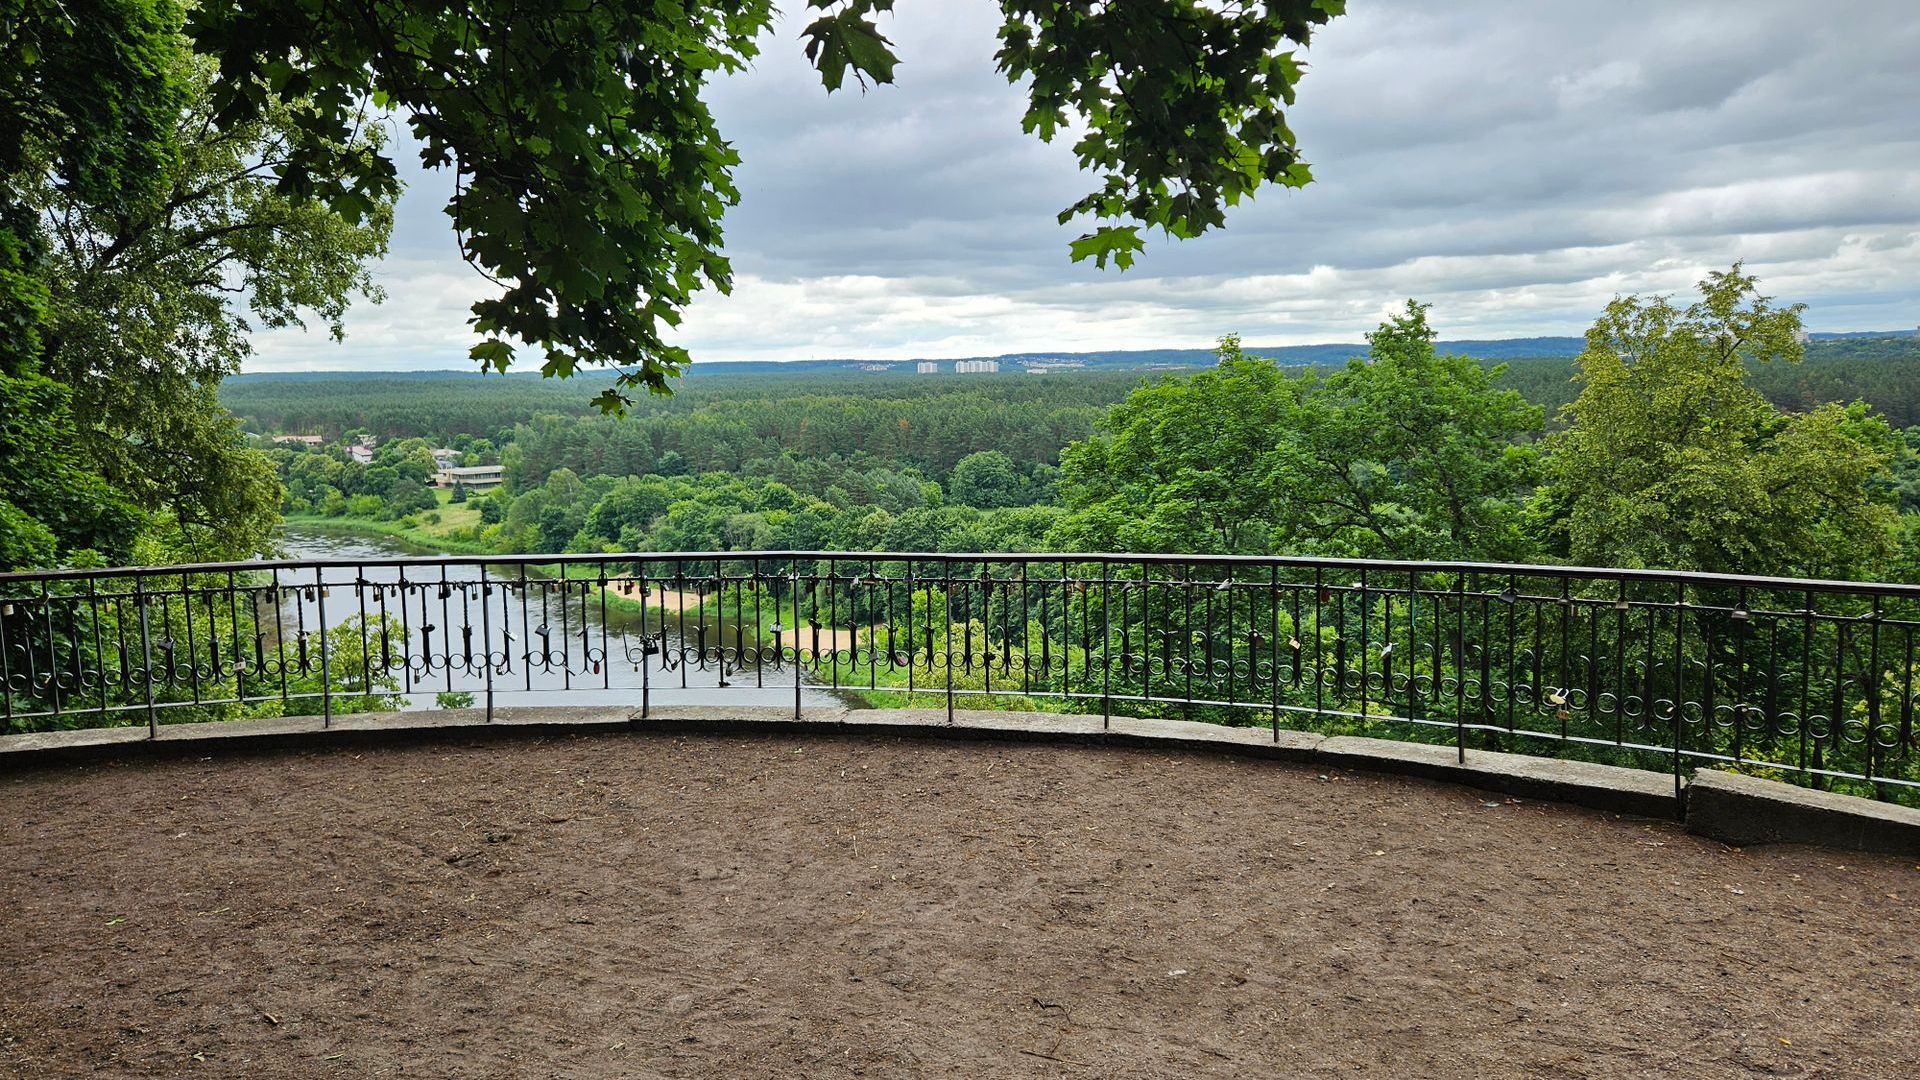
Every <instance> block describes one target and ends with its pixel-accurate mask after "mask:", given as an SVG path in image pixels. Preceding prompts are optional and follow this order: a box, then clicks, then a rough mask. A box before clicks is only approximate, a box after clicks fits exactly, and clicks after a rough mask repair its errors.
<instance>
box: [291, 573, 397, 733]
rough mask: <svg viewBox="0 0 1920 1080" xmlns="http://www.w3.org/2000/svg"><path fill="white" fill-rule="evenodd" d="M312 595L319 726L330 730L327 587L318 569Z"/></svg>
mask: <svg viewBox="0 0 1920 1080" xmlns="http://www.w3.org/2000/svg"><path fill="white" fill-rule="evenodd" d="M313 595H314V600H315V602H316V603H317V604H318V605H319V618H320V726H321V727H323V728H330V727H332V726H333V664H332V660H333V657H332V652H331V650H330V649H329V648H328V645H327V587H326V584H325V578H324V575H323V574H322V573H321V570H320V568H319V567H315V568H314V571H313ZM402 610H403V611H404V610H405V608H404V606H403V607H402Z"/></svg>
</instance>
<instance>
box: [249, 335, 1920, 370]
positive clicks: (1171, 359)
mask: <svg viewBox="0 0 1920 1080" xmlns="http://www.w3.org/2000/svg"><path fill="white" fill-rule="evenodd" d="M1809 336H1810V337H1811V338H1812V339H1813V340H1814V341H1822V342H1824V341H1846V342H1859V341H1866V340H1869V339H1885V338H1904V339H1908V340H1914V332H1913V331H1911V330H1856V331H1847V332H1841V333H1829V332H1825V331H1822V332H1817V333H1814V334H1811V335H1809ZM1436 344H1437V345H1438V347H1439V349H1440V351H1442V352H1448V353H1459V354H1463V355H1466V356H1471V357H1473V358H1474V359H1476V360H1493V361H1506V360H1527V359H1535V358H1541V359H1555V358H1566V357H1570V356H1577V355H1579V353H1580V350H1581V349H1582V348H1584V347H1585V345H1586V340H1585V339H1584V338H1578V337H1523V338H1469V339H1461V340H1456V341H1441V342H1437V343H1436ZM1246 350H1247V352H1249V353H1251V354H1253V355H1255V356H1264V357H1268V358H1270V359H1273V360H1276V361H1279V362H1280V363H1282V364H1287V365H1296V366H1306V365H1325V364H1338V363H1341V362H1343V361H1345V360H1346V359H1347V358H1349V357H1353V356H1360V355H1363V354H1365V353H1366V351H1367V346H1366V344H1365V343H1364V342H1357V341H1356V342H1352V343H1345V342H1329V343H1326V344H1321V345H1248V346H1246ZM956 359H968V360H997V361H999V363H1000V371H999V374H1002V375H1019V374H1024V373H1026V372H1028V371H1032V370H1034V369H1036V368H1040V369H1046V370H1047V371H1048V372H1049V373H1054V372H1058V373H1062V374H1064V373H1067V372H1070V371H1075V370H1088V371H1151V370H1156V369H1166V368H1201V367H1208V366H1211V365H1212V364H1213V362H1214V353H1213V350H1212V349H1111V350H1104V351H1094V352H1019V353H1001V354H1000V355H998V356H974V357H964V358H950V359H944V360H937V361H934V363H937V364H939V366H940V368H939V373H940V374H943V375H952V374H953V365H954V362H955V360H956ZM922 362H923V361H919V360H852V359H835V360H709V361H706V362H704V363H696V364H694V365H693V366H692V367H690V368H688V369H687V376H686V377H687V379H689V380H696V379H698V380H705V379H724V378H732V377H737V376H748V375H759V376H765V375H788V376H792V375H824V376H836V375H843V376H861V375H874V374H889V375H911V374H914V373H915V370H916V368H917V366H918V365H919V364H920V363H922ZM373 376H378V377H380V378H383V379H446V378H481V377H485V378H491V379H498V378H503V376H500V375H486V376H481V375H479V374H478V373H477V372H474V371H467V370H458V369H454V370H435V371H378V372H375V371H298V372H258V373H252V374H246V375H236V376H232V377H231V378H229V379H228V380H227V381H228V382H234V381H240V382H253V381H263V382H264V381H279V380H299V379H306V380H328V379H365V378H369V377H373ZM967 377H968V378H979V377H981V376H979V375H969V376H967ZM504 378H509V379H538V378H540V373H539V372H537V371H524V372H521V371H516V372H514V373H512V374H510V375H507V376H504Z"/></svg>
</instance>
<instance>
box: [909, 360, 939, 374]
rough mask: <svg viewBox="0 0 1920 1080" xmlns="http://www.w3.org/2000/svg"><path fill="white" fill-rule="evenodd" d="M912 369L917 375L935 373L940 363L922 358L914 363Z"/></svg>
mask: <svg viewBox="0 0 1920 1080" xmlns="http://www.w3.org/2000/svg"><path fill="white" fill-rule="evenodd" d="M913 370H914V372H915V373H916V374H919V375H936V374H938V373H939V371H940V365H939V363H938V362H936V361H933V360H922V361H920V362H919V363H918V364H916V365H914V369H913Z"/></svg>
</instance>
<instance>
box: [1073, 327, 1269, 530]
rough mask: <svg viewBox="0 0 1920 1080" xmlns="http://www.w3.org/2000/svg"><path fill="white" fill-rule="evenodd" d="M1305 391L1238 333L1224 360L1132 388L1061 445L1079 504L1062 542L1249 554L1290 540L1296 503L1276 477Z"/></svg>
mask: <svg viewBox="0 0 1920 1080" xmlns="http://www.w3.org/2000/svg"><path fill="white" fill-rule="evenodd" d="M1302 387H1303V384H1302V382H1301V380H1299V379H1297V378H1295V377H1291V376H1289V375H1287V374H1286V373H1284V372H1282V371H1281V370H1280V368H1279V367H1277V366H1276V365H1274V364H1273V363H1272V362H1271V361H1267V360H1261V359H1258V358H1255V357H1249V356H1247V355H1245V353H1243V352H1242V351H1241V348H1240V341H1239V339H1238V338H1235V337H1231V336H1229V337H1226V338H1223V339H1222V340H1221V343H1220V363H1219V366H1218V367H1216V368H1214V369H1212V370H1209V371H1202V372H1199V373H1196V374H1194V375H1191V376H1184V377H1176V376H1168V377H1165V378H1162V379H1159V380H1158V381H1156V382H1153V383H1149V384H1146V385H1143V386H1141V387H1140V388H1139V389H1137V390H1135V391H1134V392H1133V393H1131V394H1128V395H1127V397H1126V400H1124V401H1122V402H1120V403H1119V404H1117V405H1115V406H1114V407H1113V408H1112V409H1111V410H1109V411H1108V412H1107V414H1106V416H1105V417H1104V418H1103V419H1102V420H1100V421H1099V423H1098V425H1097V431H1096V432H1095V433H1094V434H1093V435H1092V436H1091V437H1089V438H1087V439H1085V440H1083V441H1079V442H1075V443H1072V444H1070V445H1068V446H1067V447H1066V448H1065V449H1064V450H1062V451H1061V455H1060V472H1061V491H1062V495H1063V497H1064V501H1065V503H1066V506H1067V508H1068V509H1069V510H1071V511H1072V514H1071V516H1070V517H1069V518H1068V519H1067V520H1066V521H1064V522H1062V523H1061V526H1060V530H1059V532H1058V536H1059V538H1060V541H1061V546H1062V547H1063V548H1064V549H1068V550H1085V551H1162V552H1171V551H1195V552H1221V553H1233V554H1248V553H1255V552H1264V551H1268V550H1272V549H1273V548H1274V547H1275V546H1276V545H1277V544H1281V543H1284V542H1285V525H1284V522H1283V519H1284V518H1285V517H1286V516H1287V513H1288V511H1287V508H1286V507H1285V506H1284V505H1283V503H1282V501H1281V500H1280V498H1278V491H1277V489H1276V488H1275V487H1274V485H1272V484H1271V483H1269V482H1268V479H1269V478H1270V477H1271V476H1272V474H1273V472H1274V470H1275V468H1276V467H1277V465H1278V461H1277V455H1278V453H1279V441H1280V439H1281V438H1282V436H1283V435H1284V434H1285V433H1286V432H1288V431H1290V430H1292V429H1293V427H1294V425H1295V421H1296V414H1297V413H1298V411H1299V408H1300V394H1301V391H1302ZM1276 530H1278V532H1279V535H1276Z"/></svg>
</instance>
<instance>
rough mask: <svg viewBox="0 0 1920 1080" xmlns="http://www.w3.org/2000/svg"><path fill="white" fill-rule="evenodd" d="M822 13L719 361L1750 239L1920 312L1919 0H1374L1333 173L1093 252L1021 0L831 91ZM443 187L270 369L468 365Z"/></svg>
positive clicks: (753, 129)
mask: <svg viewBox="0 0 1920 1080" xmlns="http://www.w3.org/2000/svg"><path fill="white" fill-rule="evenodd" d="M802 14H804V12H803V13H802ZM798 25H799V24H798V22H797V21H796V20H795V19H788V20H787V21H785V22H784V23H783V24H782V26H781V28H780V30H779V32H778V34H777V35H775V36H773V37H771V38H770V39H769V40H768V41H767V42H766V43H765V51H764V53H763V55H762V57H761V58H760V59H759V60H758V61H757V62H756V64H755V65H754V68H753V69H752V70H751V71H749V72H747V73H744V74H743V75H741V76H738V77H734V78H730V79H727V80H724V81H723V82H721V83H719V84H717V85H716V86H715V88H714V92H713V95H712V101H713V105H714V109H715V112H716V115H717V116H718V118H719V121H720V124H721V129H722V131H723V132H724V133H725V134H726V136H727V137H728V138H729V139H730V140H731V141H733V142H734V143H735V144H736V145H737V146H738V148H739V149H740V152H741V154H742V157H743V159H744V163H743V165H742V167H741V169H740V172H739V181H740V185H741V188H742V193H743V203H742V205H741V206H740V207H738V208H737V209H736V210H735V211H734V212H733V213H732V214H731V215H730V216H729V220H728V225H727V239H728V253H729V255H730V256H731V257H732V259H733V261H734V266H735V268H736V271H737V273H738V275H739V277H740V288H739V290H738V292H737V294H736V295H735V296H734V297H732V298H725V297H718V296H707V297H703V298H702V299H701V300H700V301H698V302H697V303H696V305H695V308H694V310H693V311H692V313H690V317H689V321H688V325H687V328H686V333H685V334H684V335H683V339H684V340H685V341H686V343H687V344H689V345H690V346H692V347H693V348H694V349H695V352H696V355H697V356H701V357H705V358H708V359H722V358H727V357H740V358H750V357H751V358H759V357H779V356H805V355H848V354H849V352H848V350H858V349H861V348H868V349H872V350H875V354H876V355H878V354H879V353H880V352H885V353H888V354H899V355H921V354H924V355H965V354H967V353H978V352H998V351H1017V350H1030V349H1048V348H1067V347H1073V346H1074V345H1075V344H1076V343H1077V344H1079V345H1082V346H1087V345H1090V344H1099V345H1100V346H1101V347H1114V346H1116V345H1125V344H1133V345H1137V346H1140V347H1148V346H1158V345H1194V344H1205V343H1207V342H1208V341H1210V340H1211V339H1212V338H1214V337H1215V336H1217V335H1218V334H1220V333H1223V332H1226V331H1230V330H1239V331H1242V332H1245V333H1248V334H1249V335H1255V334H1258V335H1262V336H1264V338H1265V339H1266V340H1272V341H1275V342H1276V343H1278V342H1282V341H1312V340H1357V339H1358V337H1359V334H1360V333H1361V332H1362V331H1364V330H1365V329H1367V328H1368V327H1369V326H1370V325H1371V323H1372V321H1374V320H1376V319H1377V318H1378V317H1379V315H1380V314H1381V313H1382V311H1383V310H1384V309H1386V308H1387V307H1389V306H1390V305H1391V304H1393V303H1395V302H1397V301H1398V300H1399V299H1404V298H1405V297H1406V296H1409V295H1418V296H1420V297H1421V298H1423V299H1429V300H1432V301H1434V302H1435V305H1436V306H1435V311H1434V315H1435V318H1436V320H1437V321H1438V322H1439V323H1440V325H1441V326H1442V327H1445V328H1447V329H1448V331H1449V332H1462V333H1469V332H1470V333H1473V334H1476V335H1486V334H1532V333H1567V332H1577V331H1579V330H1580V329H1582V328H1583V327H1584V325H1585V324H1586V323H1587V322H1588V321H1590V320H1591V319H1592V317H1593V316H1594V314H1595V313H1596V312H1597V310H1598V307H1599V305H1600V304H1603V303H1605V301H1606V299H1607V298H1608V297H1610V296H1612V295H1613V294H1615V293H1617V292H1621V291H1633V290H1640V289H1663V290H1670V289H1683V288H1685V287H1686V286H1687V285H1688V284H1689V283H1690V282H1691V281H1692V280H1694V279H1695V278H1697V277H1698V276H1700V274H1701V273H1703V272H1704V271H1705V270H1706V269H1709V268H1712V267H1716V266H1725V265H1726V264H1728V263H1730V262H1732V261H1733V260H1734V259H1736V258H1748V259H1750V260H1752V262H1753V265H1754V267H1755V268H1756V269H1757V270H1759V271H1761V272H1762V273H1763V274H1764V275H1766V283H1767V285H1768V286H1769V288H1770V289H1771V290H1772V291H1775V292H1777V293H1779V294H1780V295H1781V296H1782V297H1783V298H1784V299H1790V300H1805V301H1807V302H1809V303H1810V304H1811V305H1812V309H1811V311H1810V314H1809V322H1810V324H1811V325H1812V326H1814V327H1815V328H1816V329H1854V328H1877V327H1886V326H1902V325H1912V324H1913V323H1915V322H1920V310H1916V309H1920V124H1916V121H1915V117H1916V116H1920V76H1916V75H1915V74H1914V72H1915V65H1916V59H1915V58H1916V57H1920V20H1916V19H1914V18H1913V17H1912V15H1911V8H1910V5H1909V4H1908V3H1905V2H1901V0H1885V2H1868V3H1848V4H1834V5H1828V6H1826V7H1825V8H1823V9H1822V10H1821V11H1820V12H1819V13H1818V15H1817V17H1810V15H1809V13H1808V11H1807V9H1806V8H1805V6H1804V4H1799V3H1791V4H1790V3H1787V2H1785V0H1753V2H1745V0H1721V2H1714V3H1690V4H1671V3H1665V2H1657V0H1627V2H1619V3H1607V4H1589V5H1570V4H1539V3H1534V2H1528V0H1477V2H1466V3H1457V4H1448V5H1435V4H1431V3H1417V2H1414V0H1398V2H1388V0H1382V2H1378V3H1370V4H1366V5H1354V6H1353V8H1352V10H1351V12H1350V13H1349V14H1348V15H1346V16H1343V17H1342V18H1340V19H1338V20H1336V21H1335V22H1334V24H1333V25H1332V26H1330V27H1329V28H1328V29H1327V30H1326V31H1324V32H1323V33H1322V34H1321V35H1320V36H1319V37H1318V38H1317V39H1316V41H1315V43H1314V45H1313V47H1312V48H1311V49H1309V50H1307V51H1306V53H1305V59H1306V60H1307V61H1308V63H1309V68H1310V70H1309V73H1308V75H1307V78H1306V80H1305V81H1304V82H1303V83H1302V85H1301V89H1300V101H1299V103H1298V105H1297V106H1296V107H1295V108H1294V109H1293V110H1291V112H1290V114H1289V119H1290V122H1291V123H1292V125H1293V127H1294V129H1295V130H1296V131H1297V132H1298V134H1299V136H1300V139H1301V142H1302V145H1303V147H1304V148H1305V152H1306V155H1307V158H1308V160H1309V161H1311V162H1312V163H1313V166H1314V169H1315V173H1316V176H1317V177H1318V182H1317V183H1316V184H1314V185H1312V186H1310V187H1308V188H1306V189H1304V190H1300V191H1283V190H1265V191H1262V192H1261V193H1260V195H1259V196H1258V197H1257V198H1255V199H1254V200H1253V201H1252V203H1251V204H1249V205H1245V206H1242V207H1240V208H1237V209H1236V210H1233V211H1230V213H1229V217H1228V227H1227V229H1226V230H1225V231H1224V232H1221V233H1217V234H1209V235H1207V236H1205V237H1202V238H1199V239H1197V240H1193V241H1188V242H1185V243H1173V242H1168V241H1164V240H1160V239H1158V238H1154V239H1151V240H1150V242H1149V248H1148V252H1147V255H1146V258H1145V260H1144V261H1143V262H1142V263H1141V264H1140V265H1139V266H1138V267H1137V268H1136V269H1135V270H1134V271H1132V272H1129V273H1127V274H1124V275H1119V274H1115V273H1112V272H1104V273H1103V272H1100V271H1096V270H1094V269H1093V268H1091V267H1090V266H1085V265H1074V264H1071V263H1070V262H1069V261H1068V260H1067V257H1066V245H1067V242H1068V241H1069V240H1070V239H1071V238H1072V237H1073V236H1074V235H1076V234H1077V233H1078V231H1079V229H1078V228H1077V227H1075V226H1068V227H1061V226H1058V225H1056V224H1055V223H1054V214H1055V213H1056V212H1057V211H1058V210H1059V209H1060V208H1061V207H1062V206H1065V205H1066V204H1068V203H1069V202H1071V201H1072V200H1073V199H1074V198H1076V197H1077V196H1078V195H1080V194H1081V193H1083V192H1084V191H1086V190H1088V188H1089V185H1090V184H1091V183H1092V180H1091V178H1090V177H1087V176H1084V175H1082V174H1080V173H1079V172H1078V171H1077V169H1076V168H1075V164H1074V161H1073V157H1072V153H1071V150H1070V148H1069V146H1068V145H1067V140H1063V141H1062V142H1059V143H1056V144H1054V145H1041V144H1040V143H1038V142H1037V141H1036V140H1034V139H1032V138H1030V137H1027V136H1023V135H1022V134H1021V133H1020V130H1019V118H1020V113H1021V111H1022V108H1023V105H1024V102H1023V98H1022V95H1021V94H1020V92H1019V91H1018V90H1017V89H1016V88H1013V87H1009V86H1008V85H1007V84H1006V83H1005V81H1004V79H1002V78H1001V77H1000V76H999V75H998V74H996V73H995V72H994V71H993V69H992V59H991V57H992V53H993V51H994V48H995V47H996V43H995V41H994V39H993V30H994V27H995V25H996V22H995V18H994V5H990V4H976V5H965V6H963V5H951V4H918V5H903V7H902V12H901V14H900V15H899V16H898V17H897V18H895V19H894V20H893V21H892V22H891V23H890V24H889V27H888V32H889V33H890V35H891V36H892V37H893V38H894V39H895V41H896V43H897V44H898V46H899V49H900V52H901V55H902V60H903V62H902V65H901V67H900V69H899V72H898V76H899V80H900V82H899V84H898V85H897V86H890V87H879V88H875V89H873V90H871V91H870V92H868V93H866V94H861V93H859V92H857V91H852V92H842V93H840V94H835V95H831V96H829V95H826V94H825V93H824V92H823V91H822V90H821V89H820V87H819V82H818V79H817V77H816V76H815V75H814V74H813V73H812V72H811V70H810V69H809V68H808V67H807V65H806V63H805V61H804V59H803V58H802V56H801V54H800V46H799V43H798V41H797V40H796V35H797V28H798ZM417 182H418V183H424V184H427V185H429V186H430V191H429V192H428V193H423V194H419V195H409V197H408V200H407V203H406V204H405V205H404V206H403V214H402V217H401V222H400V227H399V230H398V231H397V233H396V240H395V259H394V263H393V265H394V267H395V274H396V275H399V276H398V277H397V278H390V280H389V281H388V288H389V290H390V291H391V292H393V294H394V301H392V302H391V303H390V304H389V305H388V310H387V311H385V312H381V313H379V314H371V313H357V314H356V315H355V316H354V319H353V320H352V321H351V322H350V325H349V329H350V333H351V334H352V337H351V338H350V341H349V345H348V346H347V347H346V348H345V349H342V350H335V353H334V354H329V355H331V356H333V359H331V360H315V359H313V357H315V356H316V355H318V354H319V353H320V352H321V350H320V349H319V348H318V346H315V345H311V344H305V343H296V342H294V341H293V340H292V339H291V338H290V337H289V336H287V335H262V342H261V344H262V364H286V365H292V364H295V363H301V364H312V363H320V362H328V363H335V362H337V363H364V364H365V366H379V365H380V359H379V358H380V357H382V356H384V355H388V354H397V355H404V356H407V357H413V356H419V355H426V354H429V353H432V352H434V351H435V350H440V349H449V350H451V352H450V353H449V356H448V360H447V364H445V365H438V366H457V365H458V363H460V356H461V354H463V353H464V349H463V348H454V346H456V345H457V344H458V343H459V342H460V341H461V340H463V334H464V328H463V326H462V325H461V323H462V320H463V319H464V310H463V309H464V302H465V301H463V300H461V299H460V297H461V296H462V295H465V296H466V298H467V299H470V298H471V296H476V295H480V294H481V293H482V292H483V291H484V289H485V284H484V282H481V281H480V280H479V279H478V278H477V277H474V276H473V275H471V273H470V272H466V271H465V269H464V267H462V266H460V264H459V263H458V261H457V254H456V253H455V250H454V246H453V242H452V238H451V236H450V235H448V231H447V226H446V222H445V219H444V217H442V216H441V215H439V214H438V212H437V205H438V203H439V202H440V201H443V200H444V191H445V188H444V185H445V179H444V178H443V177H434V178H428V179H426V180H423V181H417ZM436 184H437V185H440V186H439V187H431V185H436ZM463 274H464V275H465V276H462V275H463ZM463 289H464V290H465V292H464V294H463ZM396 307H400V308H402V310H398V311H395V310H393V309H395V308H396ZM373 327H378V330H377V331H376V332H373V333H369V332H366V330H363V328H373ZM369 339H373V340H369ZM358 357H364V358H365V359H364V361H362V360H360V359H356V358H358ZM256 366H259V365H256Z"/></svg>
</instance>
